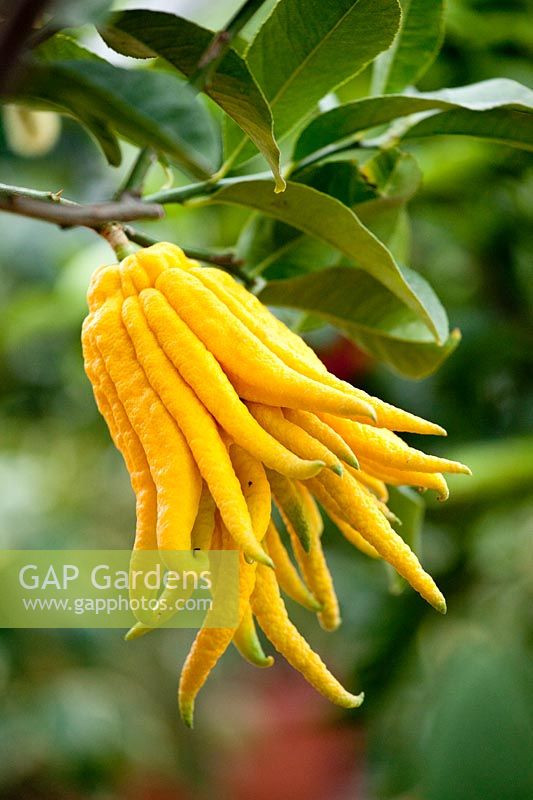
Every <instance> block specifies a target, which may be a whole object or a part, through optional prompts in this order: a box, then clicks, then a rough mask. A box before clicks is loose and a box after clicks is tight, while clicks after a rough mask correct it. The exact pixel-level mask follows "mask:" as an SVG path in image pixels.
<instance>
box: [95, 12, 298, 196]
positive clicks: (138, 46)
mask: <svg viewBox="0 0 533 800" xmlns="http://www.w3.org/2000/svg"><path fill="white" fill-rule="evenodd" d="M102 35H103V37H104V39H105V41H106V42H107V44H108V45H109V46H110V47H112V48H113V49H114V50H116V51H117V52H119V53H123V54H124V55H128V56H134V57H136V58H149V57H153V56H160V57H161V58H164V59H165V60H166V61H168V62H169V63H170V64H172V65H173V66H174V67H176V69H178V70H179V71H180V72H181V73H183V74H184V75H186V76H188V77H189V76H191V75H192V74H193V73H194V72H195V70H196V68H197V65H198V61H199V59H200V57H201V56H202V54H203V52H204V51H205V49H206V47H207V45H208V44H209V43H210V41H211V39H212V37H213V33H212V31H209V30H206V29H205V28H202V27H200V26H199V25H196V24H195V23H194V22H190V21H189V20H186V19H183V18H182V17H177V16H175V15H173V14H166V13H163V12H160V11H141V10H139V11H125V12H123V13H120V14H116V15H115V16H113V17H112V18H111V20H110V22H109V25H108V26H107V27H106V28H105V29H104V30H103V31H102ZM205 91H206V93H207V94H208V95H209V96H210V97H211V98H212V99H213V100H214V101H215V103H217V104H218V105H219V106H220V107H221V108H222V109H223V110H224V111H225V112H226V114H228V115H229V116H230V117H231V118H232V119H233V120H234V121H235V122H236V123H237V125H238V126H239V128H240V129H242V131H244V132H245V133H246V134H247V136H249V137H250V139H251V140H252V141H253V143H254V144H255V146H256V147H257V148H258V149H259V151H260V152H261V153H262V155H263V156H264V157H265V158H266V160H267V162H268V164H269V166H270V168H271V169H272V172H273V174H274V177H275V179H276V190H277V191H283V188H284V181H283V178H282V177H281V175H280V172H279V157H280V155H279V149H278V146H277V144H276V142H275V140H274V136H273V133H272V126H273V123H272V114H271V112H270V108H269V106H268V103H267V102H266V100H265V98H264V95H263V93H262V91H261V89H260V88H259V86H258V85H257V83H256V81H255V79H254V77H253V75H252V73H251V72H250V70H249V69H248V67H247V65H246V62H245V61H244V60H243V59H242V58H241V56H240V55H238V53H236V52H235V51H234V50H228V52H227V53H226V54H225V56H224V58H223V59H222V61H221V62H220V64H219V65H218V67H217V71H216V72H215V73H214V75H213V76H212V78H211V80H210V82H209V84H208V86H206V88H205Z"/></svg>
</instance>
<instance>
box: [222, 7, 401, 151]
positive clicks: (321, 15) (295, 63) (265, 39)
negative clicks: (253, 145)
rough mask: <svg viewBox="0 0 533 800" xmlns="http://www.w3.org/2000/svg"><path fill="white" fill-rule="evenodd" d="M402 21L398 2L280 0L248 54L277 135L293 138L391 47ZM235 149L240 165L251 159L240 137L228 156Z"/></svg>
mask: <svg viewBox="0 0 533 800" xmlns="http://www.w3.org/2000/svg"><path fill="white" fill-rule="evenodd" d="M399 22H400V8H399V4H398V0H336V2H334V3H325V2H323V0H280V2H278V3H277V4H276V6H275V7H274V9H273V11H272V13H271V14H270V16H269V17H268V18H267V19H266V21H265V23H264V24H263V25H262V27H261V28H260V29H259V32H258V33H257V35H256V37H255V39H254V40H253V42H252V44H251V46H250V48H249V50H248V53H247V62H248V64H249V66H250V69H251V71H252V73H253V74H254V76H255V78H256V80H257V82H258V83H259V85H260V86H261V88H262V90H263V92H264V94H265V97H266V99H267V101H268V102H269V103H270V107H271V109H272V113H273V115H274V122H275V131H276V136H277V137H278V138H282V137H283V136H285V135H286V134H288V133H289V132H290V131H291V129H292V128H294V126H295V125H296V123H298V122H299V121H300V120H301V119H303V118H305V117H307V116H309V115H310V114H311V113H312V112H313V110H314V107H315V106H316V104H317V103H318V101H319V100H320V99H321V98H322V97H324V95H326V94H327V93H328V92H331V91H333V89H335V88H336V87H337V86H340V85H341V84H342V83H345V82H346V81H347V80H349V79H350V78H352V77H353V76H354V75H356V74H357V73H358V72H360V71H361V70H362V69H363V68H364V67H365V66H366V65H367V64H368V63H370V62H371V61H372V60H373V59H374V58H375V57H376V56H377V55H378V53H380V52H382V51H383V50H385V49H386V48H387V47H389V45H390V44H391V42H392V41H393V39H394V35H395V33H396V31H397V30H398V25H399ZM232 148H236V150H237V152H238V151H239V150H241V152H240V156H239V160H240V161H244V160H246V158H248V157H250V155H251V153H250V150H249V148H247V149H246V148H245V149H243V150H242V149H241V148H243V143H242V141H241V142H240V144H239V139H238V138H237V137H236V136H235V132H230V133H229V134H228V140H227V151H228V153H230V152H231V150H232ZM235 155H236V153H235V152H234V153H233V156H230V158H235Z"/></svg>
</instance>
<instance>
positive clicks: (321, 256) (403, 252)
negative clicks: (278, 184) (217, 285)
mask: <svg viewBox="0 0 533 800" xmlns="http://www.w3.org/2000/svg"><path fill="white" fill-rule="evenodd" d="M342 155H346V154H342ZM358 155H359V156H361V155H365V156H366V160H365V161H364V162H362V163H357V162H356V161H344V160H340V159H341V154H338V155H336V156H335V157H332V158H331V159H325V160H324V161H322V162H320V163H318V164H314V165H313V166H310V167H307V168H306V169H304V170H301V171H299V172H298V174H297V175H295V176H294V178H295V179H297V182H303V183H305V184H306V185H309V186H312V187H313V188H315V189H318V190H319V191H322V192H325V193H326V194H329V195H331V196H332V197H336V198H337V200H340V201H341V202H342V203H344V205H347V206H349V207H351V208H353V209H354V211H355V213H356V214H357V216H358V217H359V219H360V220H361V222H363V223H364V224H365V225H366V226H367V227H369V228H370V230H371V231H372V233H374V234H375V235H376V236H377V237H378V239H380V240H381V241H382V242H383V243H384V244H385V245H386V246H387V247H389V249H392V248H394V249H393V252H396V251H397V252H398V254H399V258H400V260H402V261H403V262H408V261H409V253H408V249H406V246H405V245H406V237H405V235H403V234H405V233H407V231H406V230H404V229H405V225H403V230H402V231H400V230H399V216H400V212H401V209H402V207H403V205H404V204H405V203H406V202H407V201H408V200H409V199H410V197H412V195H413V194H414V192H415V191H416V190H417V188H418V185H419V182H420V170H419V168H418V165H417V163H416V160H415V159H414V158H413V157H412V156H411V155H409V154H408V153H403V152H400V151H398V150H387V151H383V152H381V153H377V154H376V155H374V156H370V157H368V154H367V153H362V152H361V151H359V153H358ZM400 239H401V241H400ZM391 245H392V247H391ZM400 245H401V246H400ZM238 251H239V256H240V257H241V258H242V259H243V260H244V261H245V262H246V263H247V264H249V265H250V267H251V272H252V274H254V275H261V274H262V275H264V277H266V278H267V279H272V278H288V277H293V276H295V275H299V274H301V273H304V272H310V271H314V270H317V269H323V268H324V267H331V266H339V265H340V264H341V263H342V255H341V254H340V253H339V251H338V250H336V249H335V248H334V247H332V246H331V245H327V244H325V243H324V242H318V241H317V240H316V239H312V238H311V237H309V236H307V235H306V234H304V233H302V232H300V231H298V230H296V229H295V228H292V227H290V226H289V225H286V224H285V223H283V222H279V221H277V220H273V219H268V218H266V217H264V216H262V215H261V216H257V217H254V218H253V219H252V220H250V222H249V223H248V224H247V225H246V226H245V228H244V229H243V233H242V236H241V238H240V240H239V245H238Z"/></svg>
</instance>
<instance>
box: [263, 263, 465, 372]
mask: <svg viewBox="0 0 533 800" xmlns="http://www.w3.org/2000/svg"><path fill="white" fill-rule="evenodd" d="M404 273H405V274H406V275H408V276H409V280H410V283H411V285H412V286H413V287H414V288H415V290H416V293H417V296H418V297H419V299H420V302H421V303H422V304H423V305H424V306H425V307H426V308H427V309H428V310H429V312H430V313H431V315H432V317H433V318H434V319H435V320H437V321H438V324H439V328H440V329H441V332H442V339H443V341H444V344H443V345H437V344H436V343H435V341H434V338H433V336H432V334H431V332H430V330H429V329H428V327H427V326H426V325H425V324H424V323H423V322H422V321H421V320H420V318H419V317H418V316H417V315H416V314H415V313H414V312H413V311H411V309H410V308H408V307H407V306H406V305H405V304H404V303H402V302H401V301H400V300H399V299H398V298H397V297H396V296H395V295H394V294H392V293H391V292H390V291H388V290H387V289H386V288H385V287H384V286H383V285H382V284H380V283H378V281H376V280H374V279H373V278H372V277H371V276H370V275H368V274H366V273H364V272H363V271H362V270H357V269H353V268H350V267H333V268H329V269H323V270H321V271H319V272H312V273H309V274H307V275H302V276H300V277H296V278H292V279H289V280H278V281H272V282H270V283H268V284H267V285H266V286H265V287H264V289H263V290H262V291H261V293H260V295H259V296H260V298H261V300H262V301H263V302H264V303H267V304H270V305H279V306H286V307H288V308H294V309H298V310H300V311H305V312H309V313H312V314H316V315H318V316H320V317H321V318H322V319H323V320H325V321H326V322H329V323H330V324H331V325H334V326H335V327H337V328H339V329H341V330H342V331H344V332H345V333H346V334H347V335H348V337H349V338H351V339H353V340H354V341H355V342H356V343H357V344H359V345H360V346H361V347H362V348H363V349H364V350H366V351H368V352H369V353H371V354H372V355H374V356H375V357H376V358H378V359H379V360H380V361H383V362H384V363H386V364H388V365H389V366H390V367H392V369H394V370H395V371H396V372H399V373H400V374H401V375H404V376H406V377H408V378H423V377H425V376H427V375H429V374H431V373H432V372H434V371H435V370H436V369H437V368H438V367H439V366H440V364H441V363H442V362H443V361H444V360H445V359H446V358H447V356H448V355H450V353H451V352H453V350H454V348H455V347H456V345H457V343H458V341H459V337H458V334H457V333H452V334H448V320H447V318H446V313H445V311H444V309H443V307H442V305H441V303H440V301H439V299H438V298H437V296H436V295H435V293H434V292H433V290H432V289H431V287H430V286H429V284H428V283H427V282H426V281H425V280H424V279H423V278H422V277H421V276H420V275H418V274H417V273H415V272H413V271H412V270H408V269H406V268H404Z"/></svg>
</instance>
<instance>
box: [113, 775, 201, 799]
mask: <svg viewBox="0 0 533 800" xmlns="http://www.w3.org/2000/svg"><path fill="white" fill-rule="evenodd" d="M118 798H120V800H194V795H193V794H192V792H191V790H190V789H189V788H187V787H186V786H184V785H183V784H182V783H177V782H175V781H173V780H172V779H171V778H165V777H163V776H162V775H158V774H150V773H144V772H143V773H140V774H134V775H133V776H130V777H129V778H128V780H127V781H125V783H124V784H123V785H122V786H121V788H120V791H119V793H118Z"/></svg>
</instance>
